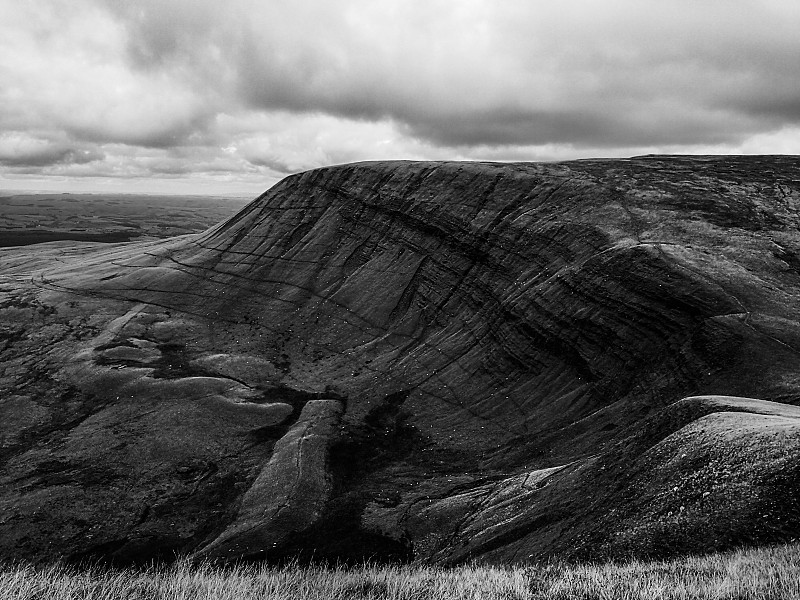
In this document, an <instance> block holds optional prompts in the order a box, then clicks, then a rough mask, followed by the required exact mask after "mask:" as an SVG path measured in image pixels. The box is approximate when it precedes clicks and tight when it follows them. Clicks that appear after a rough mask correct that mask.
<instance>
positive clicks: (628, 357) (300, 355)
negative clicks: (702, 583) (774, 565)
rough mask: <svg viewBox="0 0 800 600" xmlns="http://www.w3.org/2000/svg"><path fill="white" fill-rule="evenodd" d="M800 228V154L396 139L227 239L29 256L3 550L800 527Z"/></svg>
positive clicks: (12, 352)
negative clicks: (595, 156) (524, 148)
mask: <svg viewBox="0 0 800 600" xmlns="http://www.w3.org/2000/svg"><path fill="white" fill-rule="evenodd" d="M798 226H800V162H798V160H797V159H795V158H792V157H692V158H679V157H642V158H636V159H629V160H608V161H602V160H597V161H577V162H569V163H556V164H549V165H543V164H489V163H415V162H391V163H362V164H356V165H344V166H340V167H331V168H326V169H319V170H315V171H309V172H307V173H302V174H298V175H294V176H291V177H289V178H287V179H285V180H284V181H283V182H281V183H280V184H278V185H277V186H275V187H273V188H272V189H271V190H269V191H268V192H266V193H265V194H264V195H262V196H261V197H259V198H258V199H256V200H255V201H254V202H253V203H252V204H250V205H249V206H248V207H247V208H245V209H244V210H243V211H242V212H241V213H239V214H238V215H236V216H235V217H234V218H232V219H230V220H228V221H226V222H224V223H221V224H220V225H218V226H216V227H214V228H212V229H210V230H208V231H207V232H205V233H203V234H200V235H196V236H184V237H181V238H175V239H172V240H167V241H158V242H147V243H140V244H119V245H114V246H112V247H106V248H103V249H97V248H90V247H88V246H87V247H79V246H75V247H72V248H71V249H69V250H67V249H65V248H64V247H63V246H59V247H52V248H50V249H47V250H42V251H39V252H37V253H31V252H30V251H28V250H25V249H9V250H3V251H0V261H1V262H2V264H3V265H4V266H3V271H2V272H3V281H2V285H3V287H2V293H3V294H4V296H3V298H4V299H3V300H2V301H0V323H1V324H2V327H3V331H4V332H6V333H4V338H3V339H4V340H5V341H4V342H2V343H3V344H4V346H0V348H3V354H2V360H3V365H4V367H3V372H2V378H0V400H1V401H2V410H3V412H4V419H3V424H2V427H3V431H4V433H3V435H4V437H3V441H2V448H0V452H2V456H1V457H2V460H4V461H5V462H4V467H3V479H2V490H3V491H2V492H1V493H0V555H3V556H7V557H10V556H15V557H28V558H31V557H33V558H35V557H49V556H53V555H55V554H63V555H66V556H67V557H72V558H81V557H84V556H87V555H90V556H102V557H106V558H109V559H111V560H117V561H120V562H130V561H137V560H149V559H151V558H154V557H169V556H172V555H173V554H174V553H182V554H197V555H198V556H210V557H215V558H222V557H234V558H248V559H249V558H254V557H255V558H258V557H262V556H263V557H265V558H266V559H271V558H280V557H284V556H286V555H289V554H292V553H296V552H299V553H303V552H308V554H310V555H314V556H316V557H318V558H332V559H342V560H360V559H364V558H367V557H372V558H375V557H377V558H381V557H382V558H385V559H387V560H389V559H403V560H405V559H410V558H416V559H419V560H429V561H435V562H444V563H457V562H462V561H466V560H473V559H478V560H490V561H496V562H503V561H511V560H520V561H522V560H528V559H530V558H536V557H541V556H546V555H549V554H559V555H567V556H582V557H587V556H588V557H599V556H623V555H630V554H636V555H659V554H663V555H667V554H672V553H678V552H682V551H685V550H691V551H704V550H710V549H720V548H726V547H730V546H733V545H737V544H741V543H751V544H758V543H771V542H775V541H780V540H784V539H791V538H792V537H794V536H796V535H797V533H798V529H800V518H799V517H798V515H797V514H796V511H795V509H794V503H793V502H791V501H790V498H791V497H792V494H794V493H796V492H797V491H798V490H797V485H798V484H796V483H795V482H797V481H800V478H797V477H795V476H794V474H795V473H796V471H797V468H798V465H800V447H798V445H797V438H796V436H795V431H796V430H795V422H796V421H795V419H796V416H795V415H794V413H793V412H792V410H793V409H792V408H791V407H789V406H788V405H791V404H795V403H797V401H798V399H800V387H798V386H799V385H800V384H798V381H800V380H798V378H797V364H798V362H797V359H798V356H797V355H798V349H800V329H799V328H798V322H799V321H798V318H799V317H800V314H798V307H800V304H798V302H796V300H797V299H798V297H799V296H800V288H799V287H798V286H799V285H800V271H798V264H800V261H799V260H797V259H796V255H797V253H798V252H800V236H799V235H798ZM723 396H724V397H740V398H752V397H756V398H760V399H763V402H762V401H751V400H731V399H730V398H728V399H722V400H721V399H720V398H722V397H723ZM685 397H693V398H692V399H687V400H681V399H682V398H685ZM698 397H700V398H699V399H698ZM784 405H786V406H784ZM323 407H327V408H325V409H324V410H323ZM318 411H322V412H318ZM340 411H341V414H339V412H340ZM781 411H784V412H781ZM786 411H788V412H786ZM778 413H780V414H778ZM304 465H305V466H304ZM748 465H750V466H748ZM742 486H746V488H745V487H742ZM745 489H746V490H748V492H747V493H743V490H745ZM298 490H303V491H298ZM65 506H66V507H69V510H66V511H65V510H64V509H63V507H65ZM765 514H766V515H768V518H766V519H765V518H764V517H763V515H765ZM758 515H761V516H758ZM726 532H727V533H726Z"/></svg>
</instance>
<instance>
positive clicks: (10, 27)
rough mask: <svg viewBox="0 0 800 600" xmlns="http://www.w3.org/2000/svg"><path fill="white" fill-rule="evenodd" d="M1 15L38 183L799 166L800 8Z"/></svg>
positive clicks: (15, 126) (752, 2) (249, 4)
mask: <svg viewBox="0 0 800 600" xmlns="http://www.w3.org/2000/svg"><path fill="white" fill-rule="evenodd" d="M0 2H3V3H5V4H6V7H4V11H3V12H4V19H3V22H2V23H0V105H1V106H3V110H2V111H0V135H2V136H5V137H0V161H2V164H4V165H6V168H7V169H13V168H17V169H22V168H29V169H36V168H39V169H41V173H42V174H43V176H47V175H48V174H52V173H54V172H56V171H58V172H61V173H68V172H73V173H77V172H79V171H80V172H81V173H89V172H91V171H92V169H94V170H95V172H96V173H97V174H98V176H118V177H144V176H146V175H147V174H148V173H150V174H154V175H156V176H161V175H163V176H170V177H172V176H174V177H179V176H184V175H185V176H187V177H188V176H189V175H191V174H195V175H201V176H208V177H216V176H217V175H218V174H219V173H223V172H225V170H226V169H230V173H233V174H235V175H236V176H237V177H241V178H242V180H245V179H247V180H252V181H257V180H258V178H259V177H261V178H263V179H264V180H265V181H266V180H272V179H274V178H276V177H280V176H281V175H282V174H285V173H287V172H291V171H295V170H301V169H304V168H308V167H312V166H319V165H321V164H329V163H331V162H345V161H350V160H363V159H370V158H440V157H441V158H476V157H477V158H479V157H485V156H496V157H502V156H513V157H520V158H521V159H524V158H525V157H528V158H530V159H547V158H571V157H578V156H588V155H591V154H596V153H600V154H603V155H620V153H623V152H628V151H630V152H632V153H639V152H641V151H645V150H653V151H677V152H689V151H692V150H693V149H697V148H716V149H718V150H719V151H722V152H725V151H728V152H735V151H747V149H753V148H758V149H766V150H769V147H770V146H769V144H770V143H773V144H775V147H776V148H781V149H783V150H784V151H791V152H795V153H800V142H799V141H798V139H797V136H796V131H797V128H798V127H800V87H798V86H797V81H800V61H798V60H797V56H800V37H798V36H797V35H796V31H797V29H798V26H799V25H800V4H798V3H797V2H795V1H793V0H705V1H704V2H697V1H696V0H671V1H670V2H663V1H656V0H615V2H613V3H609V2H606V3H601V2H597V1H596V0H565V1H564V2H558V3H554V2H544V0H504V1H503V2H491V1H490V0H339V1H337V2H329V1H325V0H295V1H292V2H289V1H286V0H269V1H264V0H228V1H227V2H224V3H220V2H218V1H217V0H214V1H212V0H137V2H121V1H119V0H71V1H67V0H50V1H48V2H46V3H32V2H11V0H0ZM14 136H17V137H14ZM26 136H27V137H26ZM2 140H5V141H2ZM13 140H17V141H16V142H14V141H13ZM3 144H4V145H3ZM15 144H16V145H15Z"/></svg>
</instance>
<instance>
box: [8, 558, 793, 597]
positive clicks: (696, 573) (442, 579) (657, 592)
mask: <svg viewBox="0 0 800 600" xmlns="http://www.w3.org/2000/svg"><path fill="white" fill-rule="evenodd" d="M0 598H2V599H3V600H10V599H14V600H17V599H19V600H22V599H23V598H24V599H28V598H47V599H48V600H67V599H70V600H71V599H78V598H80V599H82V600H89V599H96V600H112V599H117V598H126V599H129V600H135V599H142V600H145V599H147V600H150V599H153V598H163V599H169V600H189V599H200V598H202V599H204V600H247V599H267V598H268V599H270V600H282V599H298V600H311V599H319V600H323V599H324V600H334V599H349V600H358V599H376V600H377V599H387V600H388V599H398V600H399V599H409V600H410V599H420V600H422V599H426V600H427V599H430V600H450V599H456V598H458V599H467V598H475V599H478V598H480V599H490V598H501V599H509V600H510V599H514V600H522V599H537V600H539V599H541V600H545V599H563V600H567V599H573V598H577V599H586V600H588V599H595V598H602V599H606V600H616V599H620V600H622V599H625V600H630V599H639V598H641V599H648V600H651V599H673V598H674V599H678V598H681V599H689V598H692V599H694V598H700V599H730V600H734V599H735V600H746V599H778V598H780V599H782V600H791V599H793V598H800V544H792V545H784V546H778V547H774V548H764V549H755V550H741V551H736V552H728V553H724V554H712V555H708V556H702V557H686V558H681V559H676V560H672V561H663V562H638V561H634V562H628V563H607V564H597V565H592V564H586V565H577V566H575V565H565V564H547V565H538V566H527V567H508V568H502V567H486V566H464V567H457V568H453V569H442V568H436V567H426V566H376V565H365V566H362V567H356V568H348V567H327V568H326V567H316V566H311V567H305V566H287V567H280V568H277V567H268V566H246V567H237V568H226V569H217V568H214V567H210V566H200V567H193V566H190V565H187V564H185V563H178V564H177V565H174V566H172V567H167V568H150V569H139V570H105V569H97V568H95V569H88V570H78V569H75V568H72V567H65V566H61V565H56V566H50V567H33V566H26V565H6V566H5V567H2V568H0Z"/></svg>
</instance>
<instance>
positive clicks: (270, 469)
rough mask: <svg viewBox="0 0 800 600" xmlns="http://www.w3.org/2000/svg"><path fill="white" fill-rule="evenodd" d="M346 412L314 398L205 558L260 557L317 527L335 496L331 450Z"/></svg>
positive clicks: (204, 552) (279, 443) (204, 553)
mask: <svg viewBox="0 0 800 600" xmlns="http://www.w3.org/2000/svg"><path fill="white" fill-rule="evenodd" d="M341 411H342V404H341V402H339V401H338V400H311V401H310V402H308V403H307V404H306V405H305V406H304V407H303V411H302V412H301V413H300V418H299V419H298V420H297V422H296V423H295V424H294V425H292V427H291V429H289V431H288V432H286V434H285V435H284V436H283V437H282V438H281V439H279V440H278V441H277V442H276V443H275V447H274V448H273V451H272V456H271V457H270V459H269V462H268V463H267V464H266V465H265V466H264V468H263V469H262V471H261V472H260V473H259V474H258V477H256V479H255V481H254V482H253V484H252V486H250V489H248V490H247V492H246V493H245V495H244V497H243V498H242V504H241V507H240V508H239V512H238V514H237V515H236V518H235V519H234V521H233V523H231V524H230V525H228V526H227V527H226V529H225V531H223V533H222V534H221V535H220V536H219V537H218V538H217V539H216V540H214V541H213V542H212V543H211V544H209V545H208V546H206V547H205V548H203V550H202V552H201V553H200V555H199V557H200V558H212V559H213V558H223V559H230V558H259V555H263V554H265V553H266V552H267V551H269V550H273V549H274V548H276V547H280V546H282V545H285V544H286V542H287V540H288V539H289V538H290V537H291V536H292V535H296V534H298V533H301V532H303V531H305V530H307V529H310V528H311V527H313V526H314V525H315V524H316V523H317V521H318V520H319V518H320V517H321V516H322V513H323V511H324V509H325V505H326V503H327V501H328V499H329V496H330V491H331V480H330V477H329V473H328V471H327V469H326V465H327V462H328V447H329V445H330V439H331V436H332V434H333V433H334V431H335V427H336V425H337V424H338V420H339V416H340V413H341Z"/></svg>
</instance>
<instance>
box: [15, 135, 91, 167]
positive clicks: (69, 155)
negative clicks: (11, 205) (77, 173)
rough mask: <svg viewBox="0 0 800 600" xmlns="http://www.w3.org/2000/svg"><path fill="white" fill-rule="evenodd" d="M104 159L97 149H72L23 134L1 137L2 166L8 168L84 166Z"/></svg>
mask: <svg viewBox="0 0 800 600" xmlns="http://www.w3.org/2000/svg"><path fill="white" fill-rule="evenodd" d="M103 158H104V155H103V153H102V152H98V151H97V150H95V149H86V148H76V147H70V146H67V145H65V144H63V143H58V142H55V143H54V142H50V141H48V140H45V139H36V138H31V137H28V136H25V135H22V134H17V135H4V136H0V165H4V166H7V167H15V168H28V167H30V168H37V167H47V166H52V165H68V164H73V165H84V164H87V163H90V162H93V161H97V160H102V159H103Z"/></svg>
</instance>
